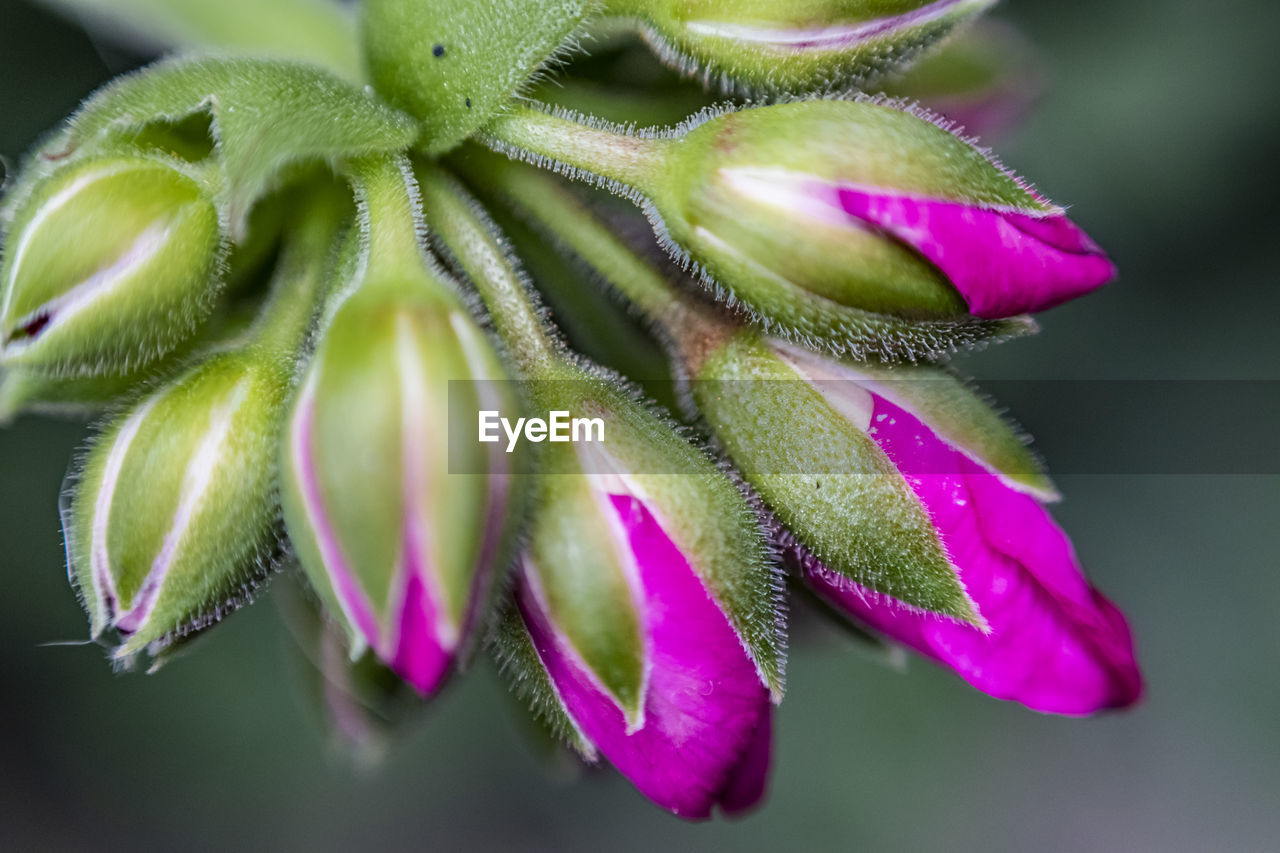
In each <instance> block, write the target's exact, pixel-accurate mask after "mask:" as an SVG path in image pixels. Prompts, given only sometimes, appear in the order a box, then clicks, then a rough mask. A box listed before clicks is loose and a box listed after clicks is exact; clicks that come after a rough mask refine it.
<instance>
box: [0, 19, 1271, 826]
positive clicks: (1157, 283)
mask: <svg viewBox="0 0 1280 853" xmlns="http://www.w3.org/2000/svg"><path fill="white" fill-rule="evenodd" d="M264 2H269V0H264ZM1000 15H1001V16H1002V17H1005V18H1007V19H1011V20H1014V21H1016V22H1018V23H1019V24H1021V25H1022V27H1023V28H1024V30H1025V31H1026V32H1027V33H1028V34H1029V35H1030V37H1031V38H1032V39H1033V40H1034V41H1035V42H1036V43H1037V44H1038V45H1039V46H1040V47H1041V49H1042V50H1043V53H1044V55H1045V57H1046V61H1047V63H1048V67H1049V69H1050V71H1051V74H1052V82H1051V88H1050V89H1049V91H1048V93H1047V97H1046V98H1045V100H1044V101H1043V103H1042V104H1041V105H1040V108H1039V110H1038V112H1037V113H1036V114H1035V115H1034V116H1033V117H1032V119H1031V120H1030V122H1029V123H1028V124H1027V125H1026V126H1025V127H1024V128H1023V129H1022V130H1021V131H1020V132H1018V133H1017V134H1016V135H1015V136H1013V137H1012V138H1010V139H1007V140H1005V141H1003V142H1002V143H1000V144H999V145H998V150H999V151H1000V152H1001V154H1002V156H1003V158H1004V159H1005V161H1006V162H1007V163H1008V164H1009V165H1011V166H1012V167H1014V168H1015V169H1017V170H1018V171H1019V172H1021V173H1023V174H1026V175H1028V176H1030V177H1032V178H1033V179H1034V180H1035V181H1036V182H1037V184H1038V185H1039V187H1040V188H1041V189H1042V190H1044V191H1045V192H1046V193H1047V194H1048V195H1049V196H1050V197H1052V198H1054V199H1055V200H1058V201H1061V202H1066V203H1070V204H1072V205H1074V209H1073V215H1074V216H1075V218H1076V219H1077V220H1078V221H1079V222H1080V223H1081V224H1083V225H1084V226H1085V227H1086V229H1087V230H1088V231H1089V232H1090V233H1091V234H1092V235H1094V236H1095V237H1096V238H1097V239H1098V240H1099V241H1100V242H1101V243H1103V245H1104V246H1105V247H1106V248H1107V249H1108V250H1109V251H1110V252H1111V253H1112V254H1113V256H1114V257H1115V258H1116V260H1117V261H1118V263H1119V265H1120V268H1121V271H1122V278H1121V280H1120V281H1119V282H1118V283H1117V284H1116V285H1114V286H1112V287H1110V288H1107V289H1105V290H1104V291H1102V292H1100V293H1099V294H1096V295H1094V296H1091V297H1090V298H1088V299H1084V300H1081V301H1079V302H1076V303H1074V304H1072V305H1069V306H1066V307H1064V308H1061V309H1057V310H1055V311H1053V312H1050V313H1049V314H1048V315H1046V316H1045V317H1044V318H1043V325H1044V327H1045V331H1044V334H1043V335H1041V336H1040V337H1038V338H1036V339H1032V340H1024V341H1018V342H1014V343H1011V344H1008V345H1006V346H1003V347H1000V348H996V349H993V350H990V351H987V352H985V353H981V354H979V355H977V356H971V357H969V358H967V359H966V360H965V362H964V367H965V369H966V370H968V371H969V372H972V373H974V374H976V375H977V376H979V377H987V378H1018V379H1031V380H1051V379H1135V378H1164V379H1180V378H1196V379H1211V380H1229V379H1240V378H1249V379H1272V380H1274V379H1280V371H1278V370H1277V355H1278V354H1280V343H1278V342H1277V336H1276V333H1275V331H1274V324H1275V323H1276V318H1277V317H1280V286H1277V285H1278V284H1280V282H1277V272H1276V270H1277V268H1278V264H1280V238H1278V237H1277V233H1278V232H1280V212H1277V208H1276V204H1275V200H1276V198H1277V197H1278V195H1277V190H1278V189H1280V187H1277V180H1276V179H1277V174H1278V172H1277V167H1276V164H1275V155H1276V152H1277V150H1280V101H1277V99H1276V97H1275V87H1276V84H1277V83H1280V73H1277V72H1278V71H1280V63H1277V60H1276V50H1275V40H1276V34H1277V33H1280V12H1278V11H1277V7H1276V5H1275V4H1271V3H1266V2H1261V0H1252V2H1250V0H1218V2H1216V3H1205V2H1195V1H1194V0H1077V2H1070V3H1064V2H1061V0H1010V2H1007V3H1005V4H1004V5H1003V6H1002V7H1001V9H1000ZM138 61H139V57H137V56H134V55H131V54H129V53H127V52H123V51H120V50H119V49H117V48H113V47H110V46H108V45H104V44H98V43H95V42H94V41H93V40H91V39H90V38H89V37H87V36H86V35H85V34H84V33H83V32H82V31H81V30H79V29H78V28H77V27H75V26H73V25H70V24H67V23H65V22H64V21H62V20H60V19H58V18H56V17H54V16H52V15H50V14H49V13H47V12H45V11H43V10H41V9H39V8H36V7H33V6H30V5H27V4H25V3H22V2H19V0H0V154H2V155H3V156H4V157H5V158H6V159H7V161H8V162H12V161H13V160H14V158H16V157H17V156H18V155H19V154H20V153H21V152H22V151H24V150H25V149H26V148H27V147H28V146H29V145H30V144H31V143H32V142H33V141H34V139H35V138H36V137H37V136H38V134H40V133H41V132H42V131H44V130H45V129H46V128H48V127H50V126H51V125H53V124H54V123H55V122H57V121H58V120H59V119H60V118H61V117H63V116H64V115H65V114H66V113H68V112H69V111H70V110H71V109H72V108H73V107H74V106H75V105H76V103H77V102H78V101H79V99H81V98H82V97H84V96H85V95H87V94H88V93H89V92H90V91H92V90H93V89H94V88H95V87H96V86H98V85H99V84H100V83H102V82H103V81H105V80H106V79H108V78H109V77H110V76H111V75H112V74H114V73H117V72H119V71H121V70H124V69H126V68H129V67H131V66H132V65H134V64H136V63H137V62H138ZM1013 387H1016V388H1022V389H1024V390H1023V391H1022V392H1021V393H1020V394H1019V395H1018V396H1020V397H1024V399H1005V400H1003V401H1002V402H1004V403H1006V404H1009V405H1010V406H1011V407H1012V408H1013V409H1014V411H1015V412H1018V413H1019V415H1020V416H1021V417H1022V420H1023V421H1024V423H1026V425H1027V426H1028V427H1029V428H1030V429H1031V430H1032V432H1033V433H1037V434H1038V435H1039V436H1040V437H1041V442H1040V447H1041V449H1042V450H1043V451H1044V452H1045V454H1046V455H1047V456H1048V458H1049V460H1050V462H1051V463H1052V460H1053V457H1054V453H1055V447H1062V448H1066V447H1070V446H1071V445H1072V442H1073V441H1076V440H1078V439H1087V438H1088V437H1089V436H1090V435H1096V434H1099V433H1122V434H1124V435H1125V436H1127V437H1128V440H1131V441H1133V442H1135V443H1137V444H1141V445H1142V446H1144V447H1148V448H1149V447H1151V446H1153V445H1154V446H1155V447H1157V448H1166V449H1167V452H1168V453H1171V454H1173V453H1177V454H1194V453H1195V452H1196V450H1195V448H1196V447H1197V446H1198V445H1201V444H1212V443H1215V442H1221V441H1232V440H1233V429H1234V427H1233V425H1232V424H1230V423H1223V422H1222V421H1221V420H1219V419H1216V418H1215V414H1216V413H1215V411H1212V410H1209V409H1208V408H1207V407H1205V406H1199V407H1198V405H1197V404H1198V402H1199V401H1198V399H1197V396H1196V394H1195V393H1194V387H1195V386H1194V385H1189V386H1188V389H1189V390H1188V393H1187V397H1186V399H1185V400H1184V401H1183V405H1182V406H1181V407H1180V411H1181V412H1182V416H1180V417H1177V416H1175V417H1173V418H1172V419H1170V418H1169V417H1167V415H1166V416H1165V417H1162V418H1161V419H1159V420H1156V419H1150V420H1149V419H1145V418H1141V417H1135V416H1134V414H1133V413H1132V412H1129V413H1127V414H1126V416H1125V417H1124V418H1122V419H1120V418H1115V417H1110V416H1109V413H1108V411H1106V410H1101V409H1096V408H1090V407H1088V406H1087V405H1086V406H1081V405H1080V403H1081V401H1080V399H1079V397H1078V395H1076V396H1073V397H1072V399H1071V401H1070V405H1069V406H1068V405H1067V404H1066V403H1065V402H1059V401H1055V399H1054V394H1053V383H1052V382H1048V381H1046V382H1043V383H1042V384H1037V383H1030V384H1020V385H1017V386H1013ZM1248 387H1249V388H1250V389H1255V390H1256V389H1257V387H1258V386H1256V385H1250V386H1248ZM85 435H86V430H85V428H84V427H82V426H79V425H73V424H66V423H61V422H52V421H44V420H39V419H27V420H23V421H21V422H19V423H18V424H17V425H15V426H14V427H11V428H9V429H8V430H5V431H3V432H0V472H2V473H0V477H2V479H0V537H2V538H0V554H2V556H0V567H2V571H0V685H3V688H2V689H3V700H0V732H2V733H3V734H0V848H3V849H6V850H58V849H84V848H86V847H92V848H108V849H112V848H125V847H128V848H131V849H157V848H164V849H188V850H189V849H205V848H215V847H217V848H220V847H227V846H233V847H237V848H245V849H280V848H287V849H294V848H306V849H311V850H327V849H335V850H341V849H352V848H359V849H365V850H398V849H424V848H441V849H457V848H484V849H513V850H523V849H530V850H533V849H578V848H582V849H595V848H602V847H607V848H610V849H623V850H630V849H636V850H640V849H651V848H654V847H657V846H660V845H662V846H666V845H669V846H677V845H678V846H697V847H704V846H705V847H708V848H717V847H724V848H732V849H735V850H741V851H746V850H757V849H759V850H776V849H783V848H785V849H795V848H800V849H872V850H880V849H886V850H897V849H922V848H926V847H933V848H940V849H947V850H979V849H984V850H986V849H996V850H1026V849H1036V850H1047V851H1055V850H1064V851H1065V850H1072V851H1075V850H1121V849H1123V850H1161V851H1170V850H1197V851H1199V850H1206V849H1212V850H1226V851H1237V850H1240V851H1248V850H1273V849H1276V844H1277V842H1278V840H1280V813H1278V812H1280V810H1278V808H1277V804H1278V803H1280V677H1277V665H1276V664H1277V656H1278V655H1280V627H1278V625H1280V620H1278V619H1277V618H1276V614H1277V613H1278V612H1280V558H1278V557H1277V551H1278V549H1277V532H1276V531H1277V519H1276V511H1277V508H1280V500H1278V499H1280V477H1276V476H1262V475H1258V476H1223V475H1216V476H1215V475H1210V474H1201V475H1195V476H1190V475H1188V476H1176V477H1175V476H1151V475H1147V476H1141V475H1123V476H1122V475H1106V474H1093V475H1089V476H1083V475H1080V476H1076V475H1072V476H1067V477H1062V478H1060V485H1061V486H1062V489H1063V491H1064V492H1065V494H1066V500H1065V502H1064V503H1063V504H1062V505H1061V506H1060V507H1059V508H1058V509H1057V510H1056V514H1057V516H1058V518H1059V520H1060V521H1061V522H1062V523H1063V524H1064V525H1065V526H1066V527H1067V528H1068V530H1069V531H1070V532H1071V533H1072V535H1073V537H1074V540H1075V543H1076V546H1077V548H1078V550H1079V552H1080V555H1081V557H1082V559H1083V561H1084V564H1085V565H1086V566H1087V567H1088V569H1089V571H1090V572H1091V574H1092V576H1093V578H1094V579H1095V581H1096V582H1097V583H1098V584H1099V586H1101V587H1102V588H1103V589H1104V590H1105V591H1106V592H1107V593H1108V594H1109V595H1111V596H1112V597H1113V598H1114V599H1115V600H1116V601H1117V602H1118V603H1119V604H1120V605H1121V606H1122V607H1123V608H1124V609H1125V611H1126V612H1127V613H1128V615H1129V617H1130V619H1131V621H1132V625H1133V628H1134V630H1135V632H1136V635H1137V638H1138V644H1139V650H1140V653H1141V657H1142V661H1143V663H1144V667H1145V671H1146V675H1147V678H1148V681H1149V693H1148V697H1147V700H1146V702H1145V704H1144V705H1143V706H1141V707H1140V708H1139V709H1137V710H1136V711H1134V712H1132V713H1129V714H1125V715H1118V716H1109V717H1104V718H1099V719H1093V720H1067V719H1058V718H1051V717H1043V716H1040V715H1037V714H1034V713H1031V712H1029V711H1026V710H1024V709H1022V708H1021V707H1019V706H1014V705H1010V704H1006V703H1001V702H997V701H994V700H991V699H988V698H986V697H984V696H982V695H980V694H978V693H976V692H975V691H973V690H971V689H970V688H968V687H967V686H966V685H965V684H964V683H962V682H961V681H959V680H958V679H956V678H954V677H952V676H950V675H949V674H948V673H947V672H944V671H942V670H940V669H937V668H935V667H933V666H931V665H929V664H926V663H922V662H919V661H913V662H912V664H911V666H910V667H909V672H908V673H907V674H906V675H903V674H900V673H898V672H895V671H892V670H890V669H886V668H883V667H881V666H879V665H877V664H876V663H874V662H872V661H870V660H868V659H866V658H864V657H861V656H859V655H858V654H857V653H856V650H855V648H854V647H853V645H852V644H851V643H850V642H849V641H847V640H845V639H844V638H843V637H842V636H840V635H838V634H836V633H834V632H831V631H825V630H820V629H811V630H806V631H802V632H798V635H797V636H796V637H795V638H794V641H793V651H792V656H791V662H790V671H789V688H790V689H789V694H788V697H787V701H786V702H785V703H784V704H783V705H782V707H781V709H780V711H779V714H778V724H777V743H776V756H777V762H776V770H775V774H774V777H773V790H772V796H771V798H770V800H769V801H768V803H767V804H766V806H765V808H764V809H763V810H762V811H760V812H759V813H757V814H756V815H754V816H752V817H750V818H748V819H746V820H742V821H738V822H724V821H717V822H713V823H710V824H706V825H699V826H691V825H687V824H684V823H682V822H681V821H679V820H677V819H675V818H672V817H669V816H668V815H666V814H665V813H663V812H660V811H658V810H657V809H655V808H653V807H652V806H650V805H649V804H648V803H647V802H646V801H644V800H643V799H642V798H641V797H640V796H639V795H637V794H635V793H634V792H633V791H632V790H631V789H630V787H629V786H628V785H627V784H626V783H625V782H624V781H623V780H622V779H620V778H618V777H617V776H616V775H614V774H613V773H612V772H610V771H604V772H597V773H588V774H574V773H568V772H564V770H563V768H561V769H560V770H558V771H553V772H547V771H546V769H545V768H544V766H543V764H542V762H541V761H540V760H539V758H538V756H537V755H536V753H535V751H534V750H531V749H530V748H529V747H528V746H527V745H526V741H525V740H524V738H523V737H522V733H521V729H520V725H519V718H518V715H517V714H515V713H513V711H512V707H511V703H510V702H509V701H508V700H507V698H506V697H505V695H504V690H503V688H502V686H501V685H500V684H499V683H498V680H497V678H496V677H495V675H494V673H493V672H492V671H491V668H490V667H489V666H488V665H487V664H482V665H480V666H479V667H477V669H476V670H475V671H474V672H473V673H472V674H471V676H470V677H468V678H466V679H464V680H461V681H459V682H458V683H457V684H456V685H455V686H454V688H453V689H452V690H450V691H449V692H448V693H447V695H446V696H444V697H443V699H441V700H440V701H438V702H437V703H435V704H434V705H433V706H431V707H430V708H429V709H427V710H426V712H425V713H424V714H423V715H422V718H421V720H420V721H418V722H417V723H416V724H414V725H412V726H410V727H409V728H408V730H407V731H406V732H405V733H404V736H403V739H402V740H400V741H398V742H397V743H396V744H395V746H394V748H393V749H392V751H391V753H390V755H389V756H388V758H387V760H386V761H385V763H384V764H383V765H382V766H381V767H380V768H378V769H376V770H373V771H368V770H360V769H358V768H353V767H352V765H351V764H350V763H348V762H345V761H344V760H342V759H341V758H340V757H339V756H338V755H337V754H336V753H335V751H334V750H333V749H331V748H330V747H329V746H328V744H327V741H326V739H325V736H324V732H323V730H322V728H321V727H320V726H319V725H318V723H317V720H316V717H315V715H314V714H313V713H312V712H311V711H310V710H309V709H308V707H307V706H306V703H305V702H303V701H302V700H303V696H302V693H303V691H302V690H301V688H300V681H299V679H298V678H297V677H296V676H295V675H294V673H293V670H292V669H291V667H290V662H291V661H290V657H289V651H288V641H287V639H286V637H285V634H284V631H283V630H282V628H281V627H280V626H279V618H278V610H277V608H276V607H275V606H274V605H273V602H271V601H270V600H265V601H261V602H259V603H258V604H257V605H255V606H254V607H252V608H249V609H248V610H246V611H244V612H242V613H239V614H236V615H235V616H234V617H233V618H231V619H230V620H229V621H228V622H227V623H226V624H224V625H222V626H220V627H219V628H218V630H217V631H215V632H213V633H212V634H211V635H210V636H209V637H208V638H207V639H206V640H204V641H202V643H201V644H200V646H201V647H200V648H198V649H196V650H195V651H196V652H197V653H193V654H191V655H189V656H187V657H185V658H183V659H181V660H180V661H178V662H176V663H174V664H173V665H171V666H169V667H168V668H167V669H165V670H164V671H162V672H161V673H159V674H157V675H154V676H145V675H141V674H125V675H116V674H113V673H112V671H111V669H110V667H109V666H108V665H107V664H106V662H105V661H104V659H103V654H102V653H101V651H100V650H99V649H97V648H95V647H92V646H87V647H86V646H81V647H76V646H48V645H45V644H47V643H49V642H51V641H63V640H76V639H81V638H83V637H84V635H85V632H86V625H85V620H84V618H83V615H82V614H81V611H80V609H79V607H78V605H77V603H76V600H75V597H74V596H73V594H72V592H71V590H70V589H69V587H68V585H67V581H66V577H65V574H64V572H63V558H62V550H61V536H60V532H59V525H58V512H57V502H58V491H59V487H60V484H61V481H62V477H63V474H64V472H65V471H66V468H67V464H68V460H69V458H70V457H71V456H72V454H73V453H74V452H75V451H76V448H77V447H78V446H80V444H81V442H82V440H83V438H84V437H85ZM1187 469H1188V470H1194V469H1195V465H1194V464H1193V463H1191V464H1188V465H1187ZM265 598H267V599H270V598H271V596H270V595H267V596H265Z"/></svg>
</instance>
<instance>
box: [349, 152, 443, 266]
mask: <svg viewBox="0 0 1280 853" xmlns="http://www.w3.org/2000/svg"><path fill="white" fill-rule="evenodd" d="M344 171H345V172H346V175H347V177H348V178H349V179H350V181H351V184H352V186H353V187H354V188H355V193H356V206H357V208H358V211H359V228H360V232H361V235H360V236H361V241H362V243H363V246H362V247H361V254H362V255H363V256H364V257H365V259H366V266H365V270H364V276H365V279H366V280H367V281H378V280H382V279H388V280H392V281H405V280H413V279H416V278H421V277H422V270H423V267H424V264H425V262H426V257H425V255H424V254H423V246H422V239H421V236H420V235H421V234H422V232H423V230H424V227H425V226H424V225H423V223H422V211H421V204H420V202H419V200H418V198H417V195H418V188H417V184H416V181H415V179H414V177H413V171H412V169H411V167H410V166H409V161H408V160H407V159H406V158H404V157H402V156H391V155H375V156H369V157H360V158H354V159H352V160H349V161H348V162H347V163H346V165H345V169H344Z"/></svg>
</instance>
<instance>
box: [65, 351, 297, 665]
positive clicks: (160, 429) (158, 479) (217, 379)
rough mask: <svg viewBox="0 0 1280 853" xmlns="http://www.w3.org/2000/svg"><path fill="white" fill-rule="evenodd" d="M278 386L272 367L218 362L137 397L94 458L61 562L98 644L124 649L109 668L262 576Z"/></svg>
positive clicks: (249, 357) (174, 633) (215, 613)
mask: <svg viewBox="0 0 1280 853" xmlns="http://www.w3.org/2000/svg"><path fill="white" fill-rule="evenodd" d="M287 386H288V372H287V370H286V369H284V367H283V366H281V365H280V364H279V363H278V362H277V361H276V360H274V359H271V358H267V357H264V356H263V355H262V354H261V353H260V352H259V351H257V350H255V349H246V350H232V351H227V352H223V353H220V354H217V355H215V356H213V357H212V358H210V359H209V360H207V361H205V362H203V363H202V364H199V365H196V366H194V367H192V368H190V369H189V370H188V371H186V372H185V373H183V374H181V375H180V376H178V377H177V378H175V379H174V380H172V381H171V382H170V383H168V384H167V385H165V386H163V387H162V388H160V389H159V390H157V391H155V392H153V393H151V394H149V395H147V396H144V397H143V398H141V399H140V400H139V401H138V402H137V403H136V404H134V406H133V407H132V408H131V409H129V410H128V411H126V412H125V413H124V414H123V415H122V416H121V417H120V418H118V419H117V420H116V421H115V422H114V423H113V424H112V425H111V426H110V427H109V428H108V429H107V430H106V431H105V432H104V433H103V434H102V435H101V437H100V438H99V439H98V441H97V442H96V443H95V445H94V446H93V448H92V449H91V450H90V452H89V455H88V458H87V460H86V462H85V466H84V469H83V472H82V474H81V477H80V481H79V483H78V484H77V485H76V486H75V490H74V493H73V496H72V503H71V510H70V517H69V526H68V530H67V543H68V553H69V557H70V561H71V573H72V576H73V577H74V578H75V580H76V582H77V584H78V586H79V589H80V593H81V596H82V599H83V603H84V605H85V609H86V610H88V612H89V617H90V622H91V626H92V632H93V635H94V636H95V637H96V636H99V635H100V634H101V633H102V632H103V631H105V630H106V629H107V628H114V629H116V630H117V631H118V632H119V634H120V636H121V637H122V638H123V639H124V642H123V643H122V645H120V647H119V648H118V649H117V650H116V652H115V657H116V659H117V660H124V659H127V658H129V657H130V656H131V655H133V654H135V653H137V652H140V651H143V650H144V649H147V648H148V647H149V646H150V650H151V651H152V652H154V651H156V650H157V649H158V648H160V647H162V646H164V645H167V644H168V643H169V642H171V641H173V640H175V639H178V638H180V637H182V636H184V635H186V634H188V633H190V632H192V631H194V630H198V629H200V628H202V627H204V626H205V625H207V624H210V623H212V622H215V621H217V620H218V619H219V618H221V616H222V615H223V613H224V611H225V609H226V608H227V607H229V606H234V605H235V604H237V603H239V602H240V601H241V600H243V599H245V598H246V597H247V595H248V592H249V591H250V589H251V587H252V586H253V585H254V583H255V582H256V580H258V579H259V577H260V576H261V575H262V574H263V573H264V572H265V570H266V567H267V566H268V565H269V560H270V558H271V556H272V550H273V548H274V546H275V542H276V535H275V531H276V509H275V483H274V480H275V464H274V461H275V435H276V432H277V426H278V420H279V414H278V410H279V408H280V406H281V405H282V404H283V401H284V398H285V394H286V391H287Z"/></svg>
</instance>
